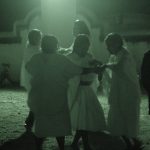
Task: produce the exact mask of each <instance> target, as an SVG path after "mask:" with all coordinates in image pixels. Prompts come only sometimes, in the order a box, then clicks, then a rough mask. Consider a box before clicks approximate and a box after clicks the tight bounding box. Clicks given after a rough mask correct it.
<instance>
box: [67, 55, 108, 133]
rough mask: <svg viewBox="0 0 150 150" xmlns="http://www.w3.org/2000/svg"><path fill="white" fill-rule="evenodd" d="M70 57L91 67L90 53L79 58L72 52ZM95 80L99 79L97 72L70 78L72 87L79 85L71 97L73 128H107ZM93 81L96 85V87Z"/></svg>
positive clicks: (93, 129)
mask: <svg viewBox="0 0 150 150" xmlns="http://www.w3.org/2000/svg"><path fill="white" fill-rule="evenodd" d="M68 57H69V59H70V60H71V61H72V62H74V63H75V64H77V65H80V66H82V67H89V61H91V60H92V58H91V56H90V55H89V54H87V55H86V56H85V57H84V58H79V57H78V56H77V55H76V54H74V53H71V54H70V55H68ZM95 80H96V81H97V80H98V78H97V75H96V74H95V73H89V74H84V75H80V76H76V78H73V79H71V80H70V88H72V86H74V89H75V86H77V88H76V90H74V92H76V93H74V96H72V97H71V96H70V98H69V101H71V102H70V113H71V122H72V128H73V130H88V131H101V130H105V129H106V123H105V118H104V112H103V109H102V106H101V105H100V103H99V100H98V98H97V95H96V92H95V91H96V89H97V87H98V85H97V86H96V84H95V83H98V82H95ZM82 81H84V82H90V83H91V84H90V85H81V84H80V82H82ZM92 83H94V85H95V87H94V88H93V85H92ZM69 91H70V89H69V90H68V92H69ZM68 94H70V93H68ZM71 95H72V94H71Z"/></svg>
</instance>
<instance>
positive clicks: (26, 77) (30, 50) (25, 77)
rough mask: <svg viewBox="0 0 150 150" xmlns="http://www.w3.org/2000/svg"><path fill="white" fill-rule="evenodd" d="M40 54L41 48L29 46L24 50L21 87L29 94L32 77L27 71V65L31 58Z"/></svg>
mask: <svg viewBox="0 0 150 150" xmlns="http://www.w3.org/2000/svg"><path fill="white" fill-rule="evenodd" d="M39 52H40V48H39V46H31V45H28V46H27V48H26V49H25V50H24V53H23V60H22V65H21V77H20V78H21V79H20V85H21V86H22V87H24V88H25V89H26V90H27V91H28V92H29V91H30V88H31V85H30V79H31V75H30V74H29V73H28V72H27V71H26V69H25V64H26V63H27V62H28V61H29V60H30V59H31V57H32V56H33V55H35V54H37V53H39Z"/></svg>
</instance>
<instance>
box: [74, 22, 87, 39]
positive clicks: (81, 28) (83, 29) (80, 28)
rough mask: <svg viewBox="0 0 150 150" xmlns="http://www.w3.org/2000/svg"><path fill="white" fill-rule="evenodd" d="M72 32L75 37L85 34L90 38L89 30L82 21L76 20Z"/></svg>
mask: <svg viewBox="0 0 150 150" xmlns="http://www.w3.org/2000/svg"><path fill="white" fill-rule="evenodd" d="M75 29H78V31H75ZM73 32H74V34H76V35H78V34H86V35H88V36H90V31H89V28H88V26H87V25H86V23H85V22H84V21H82V20H76V21H75V22H74V31H73ZM76 32H77V33H76Z"/></svg>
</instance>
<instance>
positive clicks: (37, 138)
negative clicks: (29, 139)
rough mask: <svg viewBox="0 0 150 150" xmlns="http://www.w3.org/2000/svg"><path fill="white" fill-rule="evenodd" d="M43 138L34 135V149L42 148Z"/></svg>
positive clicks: (39, 149)
mask: <svg viewBox="0 0 150 150" xmlns="http://www.w3.org/2000/svg"><path fill="white" fill-rule="evenodd" d="M44 140H45V138H39V137H35V144H36V150H42V146H43V143H44Z"/></svg>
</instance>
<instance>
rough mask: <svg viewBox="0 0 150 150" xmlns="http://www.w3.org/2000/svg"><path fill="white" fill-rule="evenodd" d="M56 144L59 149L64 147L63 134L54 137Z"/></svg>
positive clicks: (61, 149) (62, 149)
mask: <svg viewBox="0 0 150 150" xmlns="http://www.w3.org/2000/svg"><path fill="white" fill-rule="evenodd" d="M56 140H57V143H58V146H59V149H60V150H64V149H65V137H64V136H60V137H56Z"/></svg>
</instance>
